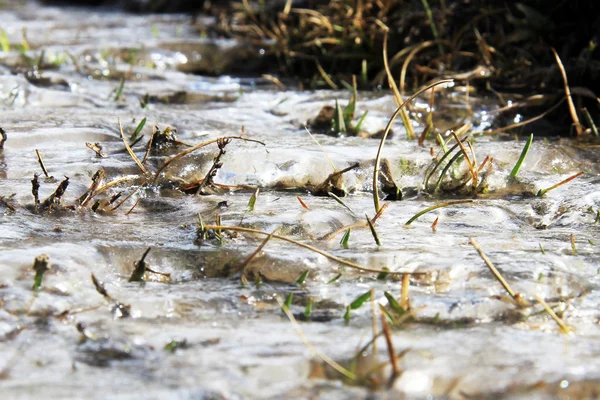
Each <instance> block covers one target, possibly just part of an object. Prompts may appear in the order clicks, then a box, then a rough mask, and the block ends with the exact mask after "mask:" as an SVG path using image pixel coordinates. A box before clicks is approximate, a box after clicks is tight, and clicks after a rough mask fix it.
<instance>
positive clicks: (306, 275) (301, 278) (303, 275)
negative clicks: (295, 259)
mask: <svg viewBox="0 0 600 400" xmlns="http://www.w3.org/2000/svg"><path fill="white" fill-rule="evenodd" d="M309 273H310V270H309V269H307V270H306V271H304V273H303V274H302V275H300V278H298V280H297V281H296V284H298V285H302V284H303V283H304V281H305V280H306V278H307V277H308V274H309Z"/></svg>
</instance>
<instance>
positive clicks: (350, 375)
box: [275, 296, 357, 381]
mask: <svg viewBox="0 0 600 400" xmlns="http://www.w3.org/2000/svg"><path fill="white" fill-rule="evenodd" d="M275 299H276V300H277V303H279V306H280V307H281V309H282V310H283V312H284V313H285V315H287V317H288V318H289V320H290V322H291V323H292V325H293V326H294V329H296V333H297V334H298V336H299V337H300V340H302V342H303V343H304V345H305V346H306V347H307V348H308V349H309V350H310V351H311V353H313V354H314V355H315V356H317V357H319V358H320V359H321V360H323V362H325V363H326V364H327V365H329V366H330V367H331V368H333V369H335V370H336V371H337V372H339V373H340V374H342V375H344V376H345V377H346V378H348V379H351V380H353V381H355V380H356V379H357V376H356V375H355V374H354V373H353V372H352V371H348V370H347V369H346V368H344V367H342V366H341V365H340V364H338V363H337V362H335V361H334V360H332V359H331V358H329V357H328V356H327V355H325V354H323V353H321V352H320V351H319V350H318V349H317V348H316V347H315V346H313V345H312V343H310V342H309V341H308V339H307V338H306V335H305V334H304V331H303V330H302V328H301V327H300V325H299V324H298V321H296V318H294V315H293V314H292V313H291V312H290V310H289V309H288V308H287V307H286V306H285V304H284V303H283V300H281V297H280V296H275Z"/></svg>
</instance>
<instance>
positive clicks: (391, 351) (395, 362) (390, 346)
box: [379, 310, 400, 383]
mask: <svg viewBox="0 0 600 400" xmlns="http://www.w3.org/2000/svg"><path fill="white" fill-rule="evenodd" d="M379 312H380V313H381V327H382V328H383V336H384V337H385V342H386V344H387V349H388V355H389V356H390V364H392V376H391V377H390V383H393V382H394V380H395V379H396V378H397V377H398V376H400V370H399V369H398V358H397V357H396V351H395V350H394V342H392V333H391V331H390V326H389V324H388V322H387V319H386V317H385V313H384V312H383V311H382V310H379Z"/></svg>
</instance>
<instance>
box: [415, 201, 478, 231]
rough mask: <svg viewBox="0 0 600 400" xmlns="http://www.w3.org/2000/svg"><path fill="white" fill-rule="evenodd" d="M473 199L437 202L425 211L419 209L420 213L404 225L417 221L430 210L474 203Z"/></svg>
mask: <svg viewBox="0 0 600 400" xmlns="http://www.w3.org/2000/svg"><path fill="white" fill-rule="evenodd" d="M473 201H474V200H471V199H465V200H455V201H448V202H445V203H440V204H436V205H435V206H431V207H428V208H426V209H424V210H423V211H419V212H418V213H416V214H415V216H414V217H412V218H411V219H409V220H408V221H407V222H406V224H404V225H410V224H412V223H413V222H415V221H416V220H417V219H418V218H419V217H420V216H421V215H423V214H427V213H428V212H430V211H433V210H436V209H438V208H442V207H449V206H454V205H457V204H464V203H473Z"/></svg>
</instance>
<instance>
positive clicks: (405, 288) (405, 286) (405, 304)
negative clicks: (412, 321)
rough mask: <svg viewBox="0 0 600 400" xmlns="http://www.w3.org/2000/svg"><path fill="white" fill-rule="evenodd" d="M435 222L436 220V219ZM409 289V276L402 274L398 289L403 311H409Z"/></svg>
mask: <svg viewBox="0 0 600 400" xmlns="http://www.w3.org/2000/svg"><path fill="white" fill-rule="evenodd" d="M436 221H437V219H436ZM409 289H410V275H407V274H404V275H402V286H401V288H400V307H402V308H403V309H404V310H405V311H408V310H409V305H410V300H409V297H408V292H409Z"/></svg>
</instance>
